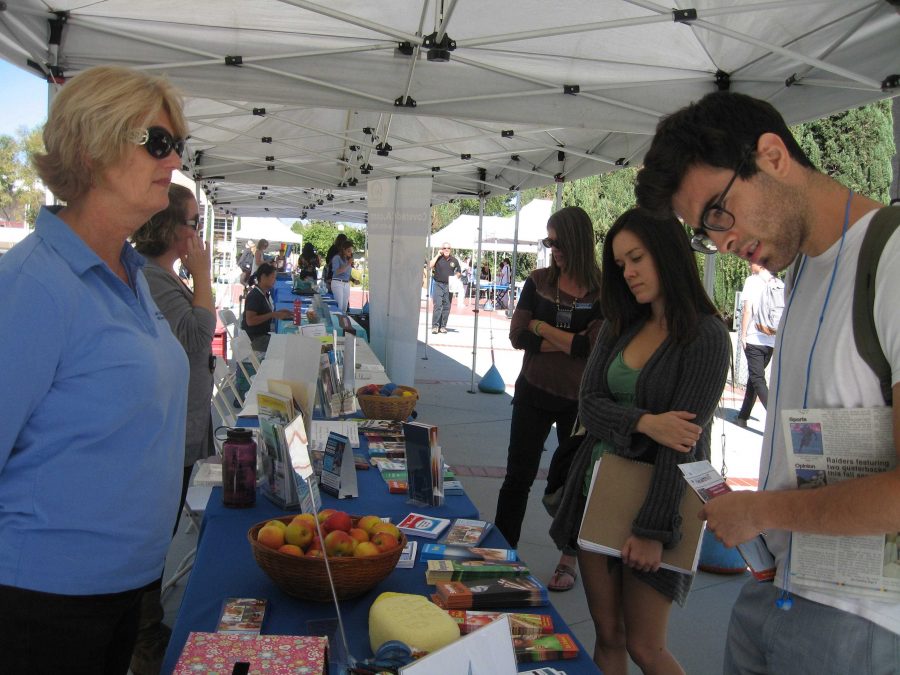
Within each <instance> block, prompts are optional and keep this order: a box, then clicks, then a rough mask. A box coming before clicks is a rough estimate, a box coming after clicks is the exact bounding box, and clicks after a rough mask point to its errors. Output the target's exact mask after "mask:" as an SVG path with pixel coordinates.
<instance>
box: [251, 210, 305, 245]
mask: <svg viewBox="0 0 900 675" xmlns="http://www.w3.org/2000/svg"><path fill="white" fill-rule="evenodd" d="M239 225H240V229H239V230H236V231H235V233H234V238H235V239H236V240H237V241H238V242H241V241H246V240H253V241H254V242H257V241H259V240H260V239H265V240H267V241H268V242H269V243H270V244H302V243H303V237H302V236H301V235H299V234H297V233H296V232H294V231H293V230H292V229H291V228H290V226H288V225H285V224H284V223H282V222H281V221H280V220H278V219H277V218H252V217H244V218H241V219H240V221H239Z"/></svg>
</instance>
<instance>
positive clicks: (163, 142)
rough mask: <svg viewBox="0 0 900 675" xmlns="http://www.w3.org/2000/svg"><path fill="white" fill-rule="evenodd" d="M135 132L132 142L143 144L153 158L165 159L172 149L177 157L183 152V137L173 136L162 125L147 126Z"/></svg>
mask: <svg viewBox="0 0 900 675" xmlns="http://www.w3.org/2000/svg"><path fill="white" fill-rule="evenodd" d="M135 134H136V137H135V138H134V143H136V144H137V145H143V146H144V149H145V150H146V151H147V152H148V153H149V155H150V156H151V157H153V158H154V159H165V158H166V157H168V156H169V154H170V153H171V152H172V151H173V150H174V151H175V153H176V154H177V155H178V156H179V157H181V154H182V153H183V152H184V139H183V138H175V137H174V136H173V135H172V134H170V133H169V132H168V131H167V130H166V129H164V128H162V127H148V128H147V129H141V130H138V131H137V132H135Z"/></svg>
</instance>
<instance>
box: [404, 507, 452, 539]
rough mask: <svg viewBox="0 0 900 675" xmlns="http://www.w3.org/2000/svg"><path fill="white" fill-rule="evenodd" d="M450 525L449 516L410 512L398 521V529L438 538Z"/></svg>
mask: <svg viewBox="0 0 900 675" xmlns="http://www.w3.org/2000/svg"><path fill="white" fill-rule="evenodd" d="M448 527H450V519H449V518H438V517H437V516H425V515H422V514H421V513H410V514H409V515H408V516H406V517H405V518H404V519H403V520H401V521H400V522H399V523H397V529H398V530H400V531H401V532H405V533H406V534H409V535H413V536H416V537H425V538H426V539H437V538H438V537H439V536H440V534H441V532H443V531H444V530H446V529H447V528H448Z"/></svg>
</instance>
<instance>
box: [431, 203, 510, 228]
mask: <svg viewBox="0 0 900 675" xmlns="http://www.w3.org/2000/svg"><path fill="white" fill-rule="evenodd" d="M478 202H479V200H478V199H477V198H466V199H453V200H452V201H449V202H447V203H446V204H435V205H434V206H432V207H431V231H432V233H434V232H437V231H438V230H440V229H441V228H443V227H446V226H447V225H449V224H450V223H451V222H453V220H454V219H455V218H456V217H457V216H460V215H473V216H477V215H478V209H479V204H478ZM523 203H524V202H523ZM515 210H516V207H515V202H514V201H513V200H512V197H511V196H510V195H509V194H502V195H491V196H489V197H487V199H485V200H484V215H486V216H504V217H505V216H508V215H510V214H512V213H514V212H515Z"/></svg>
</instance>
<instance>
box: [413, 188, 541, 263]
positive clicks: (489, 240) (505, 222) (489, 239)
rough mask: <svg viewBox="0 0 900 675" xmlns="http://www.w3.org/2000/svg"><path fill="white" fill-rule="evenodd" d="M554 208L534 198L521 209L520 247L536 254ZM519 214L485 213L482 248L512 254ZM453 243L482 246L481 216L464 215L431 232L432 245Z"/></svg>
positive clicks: (456, 245)
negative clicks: (479, 224)
mask: <svg viewBox="0 0 900 675" xmlns="http://www.w3.org/2000/svg"><path fill="white" fill-rule="evenodd" d="M552 209H553V202H552V201H550V200H549V199H534V200H532V201H530V202H528V204H526V205H525V206H523V207H522V209H521V210H520V211H519V230H518V242H519V245H518V250H519V252H520V253H536V252H537V250H538V246H539V242H540V241H541V239H543V238H544V237H546V236H547V220H548V219H549V218H550V213H551V211H552ZM515 228H516V217H515V214H514V215H511V216H507V217H500V216H484V219H483V225H482V243H481V248H482V249H484V250H487V251H502V252H506V253H509V252H510V251H512V250H513V246H514V243H515V241H516V238H517V237H516V229H515ZM445 241H446V242H450V246H452V247H453V248H454V249H469V250H473V251H474V250H475V249H477V248H478V216H475V215H468V214H463V215H461V216H458V217H456V218H455V219H454V220H453V221H452V222H450V223H448V224H447V226H446V227H444V228H442V229H440V230H438V231H437V232H435V233H434V234H432V235H431V246H432V247H435V246H437V245H439V244H442V243H444V242H445Z"/></svg>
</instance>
